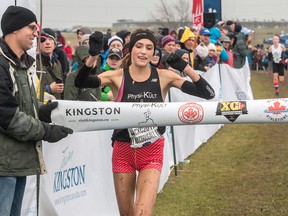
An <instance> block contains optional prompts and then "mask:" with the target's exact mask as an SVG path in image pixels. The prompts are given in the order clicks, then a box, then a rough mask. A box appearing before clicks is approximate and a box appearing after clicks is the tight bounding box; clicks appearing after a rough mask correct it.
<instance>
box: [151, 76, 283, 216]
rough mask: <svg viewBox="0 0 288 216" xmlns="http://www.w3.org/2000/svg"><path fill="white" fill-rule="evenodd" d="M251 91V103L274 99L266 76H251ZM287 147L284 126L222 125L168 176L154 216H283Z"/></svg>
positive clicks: (270, 83)
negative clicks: (186, 160) (176, 174)
mask: <svg viewBox="0 0 288 216" xmlns="http://www.w3.org/2000/svg"><path fill="white" fill-rule="evenodd" d="M287 76H288V74H287V73H286V77H287ZM251 85H252V89H253V94H254V98H255V99H265V98H273V97H274V95H273V93H274V92H273V91H274V90H273V85H272V73H271V71H269V72H267V71H266V72H263V71H262V72H256V71H253V72H252V80H251ZM280 92H282V93H281V97H286V98H287V97H288V83H287V81H285V82H284V84H282V85H280ZM287 145H288V125H287V124H243V125H236V124H235V125H231V124H230V125H225V126H224V127H223V128H222V129H221V130H220V131H218V132H217V133H216V135H214V136H213V137H212V138H211V139H210V140H209V141H208V142H207V143H205V144H203V145H202V146H201V147H200V148H199V149H198V150H197V151H196V152H195V153H194V154H193V155H192V156H190V157H189V160H190V164H182V165H181V166H180V172H179V173H178V176H174V174H173V172H172V174H171V176H170V178H169V180H168V182H167V184H166V185H165V187H164V189H163V191H162V192H161V193H159V195H158V199H157V203H156V207H155V211H154V215H167V216H169V215H173V216H174V215H175V216H176V215H185V216H186V215H187V216H188V215H196V216H206V215H207V216H208V215H209V216H210V215H213V216H214V215H217V216H218V215H219V216H224V215H227V216H228V215H231V216H232V215H233V216H235V215H237V216H238V215H241V216H242V215H247V216H250V215H259V216H260V215H261V216H262V215H267V216H268V215H269V216H278V215H279V216H280V215H281V216H282V215H283V216H285V215H288V160H287V155H288V146H287Z"/></svg>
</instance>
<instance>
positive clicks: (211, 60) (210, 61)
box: [204, 43, 216, 71]
mask: <svg viewBox="0 0 288 216" xmlns="http://www.w3.org/2000/svg"><path fill="white" fill-rule="evenodd" d="M207 48H208V55H207V57H206V63H205V66H204V69H205V70H206V71H208V70H209V69H210V68H211V67H213V66H214V65H215V64H216V61H215V58H216V54H215V53H216V46H215V44H213V43H210V44H209V45H208V46H207Z"/></svg>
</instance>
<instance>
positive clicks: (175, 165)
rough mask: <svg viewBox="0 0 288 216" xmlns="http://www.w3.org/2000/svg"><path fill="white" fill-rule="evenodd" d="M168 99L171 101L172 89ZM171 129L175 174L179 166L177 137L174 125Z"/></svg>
mask: <svg viewBox="0 0 288 216" xmlns="http://www.w3.org/2000/svg"><path fill="white" fill-rule="evenodd" d="M168 100H169V103H170V102H171V93H170V89H169V91H168ZM170 129H171V136H172V148H173V160H174V166H173V167H174V174H175V176H177V175H178V167H177V158H176V148H175V137H174V127H173V126H170Z"/></svg>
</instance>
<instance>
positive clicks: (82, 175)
mask: <svg viewBox="0 0 288 216" xmlns="http://www.w3.org/2000/svg"><path fill="white" fill-rule="evenodd" d="M62 153H63V158H62V162H61V166H60V169H59V170H58V171H56V172H54V183H53V193H59V192H63V193H60V194H61V195H60V194H59V195H58V196H60V198H57V199H56V200H54V203H55V205H59V204H65V203H66V202H69V201H71V200H74V199H78V198H80V197H83V196H86V193H87V192H86V189H83V186H85V181H86V165H85V164H81V165H71V162H72V160H73V154H74V152H73V151H72V150H69V148H68V147H67V148H66V149H65V150H64V151H62ZM63 194H65V195H63ZM62 195H63V196H62Z"/></svg>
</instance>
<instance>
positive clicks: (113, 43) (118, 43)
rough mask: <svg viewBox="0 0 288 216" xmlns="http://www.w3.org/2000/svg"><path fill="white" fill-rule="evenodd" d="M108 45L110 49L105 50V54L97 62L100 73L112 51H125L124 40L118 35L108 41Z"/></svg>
mask: <svg viewBox="0 0 288 216" xmlns="http://www.w3.org/2000/svg"><path fill="white" fill-rule="evenodd" d="M107 45H108V49H107V50H105V52H104V53H102V54H101V56H100V58H98V60H97V72H98V73H99V72H101V71H102V70H103V68H104V65H105V63H106V59H107V56H108V52H109V50H110V49H112V48H118V49H120V50H121V51H122V50H123V40H122V39H121V38H120V37H118V36H117V35H115V36H113V37H111V38H110V39H109V40H108V42H107Z"/></svg>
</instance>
